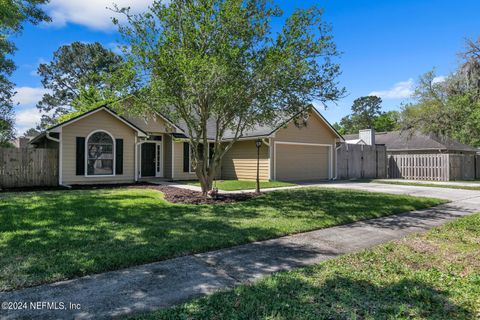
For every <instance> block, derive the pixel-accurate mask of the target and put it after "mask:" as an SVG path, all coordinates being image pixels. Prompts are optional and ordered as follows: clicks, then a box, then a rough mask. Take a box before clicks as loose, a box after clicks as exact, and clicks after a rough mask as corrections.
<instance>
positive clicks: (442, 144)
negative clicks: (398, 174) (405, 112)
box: [344, 131, 478, 152]
mask: <svg viewBox="0 0 480 320" xmlns="http://www.w3.org/2000/svg"><path fill="white" fill-rule="evenodd" d="M344 137H345V139H346V140H354V139H358V134H348V135H345V136H344ZM375 143H376V144H384V145H385V146H386V147H387V150H389V151H409V150H410V151H413V150H448V151H465V152H477V151H478V149H475V148H473V147H470V146H468V145H465V144H463V143H460V142H458V141H455V140H453V139H450V138H443V137H439V136H436V135H426V134H423V133H420V132H418V131H413V132H412V131H391V132H378V133H376V134H375Z"/></svg>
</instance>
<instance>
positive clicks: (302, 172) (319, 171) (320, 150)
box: [275, 144, 330, 181]
mask: <svg viewBox="0 0 480 320" xmlns="http://www.w3.org/2000/svg"><path fill="white" fill-rule="evenodd" d="M275 148H276V155H275V159H276V179H277V180H285V181H291V180H316V179H328V178H329V156H330V154H329V147H326V146H315V145H294V144H276V147H275Z"/></svg>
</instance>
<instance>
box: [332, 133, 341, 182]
mask: <svg viewBox="0 0 480 320" xmlns="http://www.w3.org/2000/svg"><path fill="white" fill-rule="evenodd" d="M341 147H342V143H341V142H340V144H339V145H338V147H336V148H335V177H333V179H332V180H333V181H335V180H337V178H338V177H337V176H338V150H339V149H340V148H341Z"/></svg>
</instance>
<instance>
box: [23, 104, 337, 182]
mask: <svg viewBox="0 0 480 320" xmlns="http://www.w3.org/2000/svg"><path fill="white" fill-rule="evenodd" d="M294 118H295V117H292V118H290V119H288V120H287V121H284V122H282V123H279V124H278V126H275V127H264V126H258V127H257V128H254V129H253V130H251V131H250V132H248V133H246V134H244V135H243V136H242V137H241V138H240V139H239V141H237V142H235V143H234V145H233V146H232V148H230V150H229V151H228V152H227V153H226V155H225V156H224V158H223V161H222V163H221V170H220V174H219V177H218V178H220V179H255V178H256V172H257V171H256V170H257V149H256V145H255V142H256V141H257V140H258V139H261V141H262V142H263V143H262V146H261V147H260V179H262V180H285V181H296V180H299V181H300V180H317V179H333V178H334V177H335V175H336V165H335V163H336V157H335V152H336V148H335V147H336V143H337V142H340V141H343V138H342V136H341V135H340V134H338V132H337V131H336V130H335V129H334V128H333V127H332V126H331V125H330V123H329V122H328V121H327V120H326V119H325V118H324V117H323V116H322V115H321V114H320V113H319V112H318V111H317V110H316V109H315V108H314V107H313V106H312V107H310V108H309V111H308V118H306V121H305V123H304V125H302V126H299V125H298V124H297V123H296V121H294ZM186 138H187V133H186V130H185V129H184V128H182V126H181V125H180V124H178V123H173V122H172V121H170V120H169V119H168V118H167V117H165V116H163V115H162V114H159V113H156V114H155V115H152V116H149V117H147V118H145V119H143V118H138V117H129V116H122V115H119V114H117V113H116V112H115V111H113V110H112V109H111V108H109V107H108V106H101V107H98V108H96V109H93V110H91V111H88V112H86V113H84V114H82V115H80V116H77V117H75V118H73V119H70V120H68V121H65V122H63V123H60V124H58V125H56V126H54V127H51V128H49V129H48V130H46V131H45V132H43V133H41V134H40V135H39V136H37V137H35V139H33V140H32V141H30V143H31V144H33V145H34V146H35V147H37V148H58V150H59V151H58V154H59V157H58V158H59V160H58V161H59V164H58V167H59V184H60V185H75V184H97V183H132V182H136V181H139V180H141V179H145V178H164V179H168V180H189V179H196V175H195V172H194V171H193V168H192V165H191V159H190V144H189V143H188V140H187V139H186ZM229 138H230V139H231V138H232V137H228V136H227V137H225V139H226V140H228V139H229Z"/></svg>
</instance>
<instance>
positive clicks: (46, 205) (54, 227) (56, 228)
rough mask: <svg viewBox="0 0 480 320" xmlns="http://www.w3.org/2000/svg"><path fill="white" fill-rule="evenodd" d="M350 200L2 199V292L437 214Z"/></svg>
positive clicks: (280, 196) (275, 195) (330, 194)
mask: <svg viewBox="0 0 480 320" xmlns="http://www.w3.org/2000/svg"><path fill="white" fill-rule="evenodd" d="M442 202H443V201H442V200H436V199H426V198H415V197H411V196H395V195H387V194H380V193H366V192H356V191H348V190H344V191H342V190H330V189H321V188H318V189H315V188H309V189H295V190H285V191H275V192H271V193H268V194H264V195H262V196H259V197H257V198H254V199H251V200H248V201H245V202H241V203H236V204H228V205H215V206H212V205H199V206H195V205H178V204H172V203H169V202H167V201H165V200H164V199H163V194H162V193H161V192H159V191H156V190H150V189H132V188H121V189H97V190H70V191H50V192H30V193H4V194H0V252H1V255H0V291H4V290H11V289H15V288H20V287H25V286H32V285H36V284H40V283H45V282H52V281H56V280H61V279H68V278H72V277H75V276H81V275H85V274H91V273H98V272H102V271H107V270H115V269H119V268H124V267H128V266H132V265H138V264H142V263H147V262H152V261H158V260H161V259H166V258H171V257H175V256H180V255H186V254H191V253H195V252H202V251H208V250H213V249H218V248H222V247H228V246H233V245H237V244H241V243H247V242H251V241H255V240H261V239H268V238H274V237H279V236H282V235H286V234H290V233H295V232H300V231H307V230H313V229H319V228H325V227H329V226H333V225H338V224H344V223H348V222H352V221H356V220H361V219H368V218H374V217H379V216H384V215H389V214H393V213H399V212H403V211H408V210H413V209H418V208H423V207H428V206H433V205H437V204H440V203H442Z"/></svg>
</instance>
